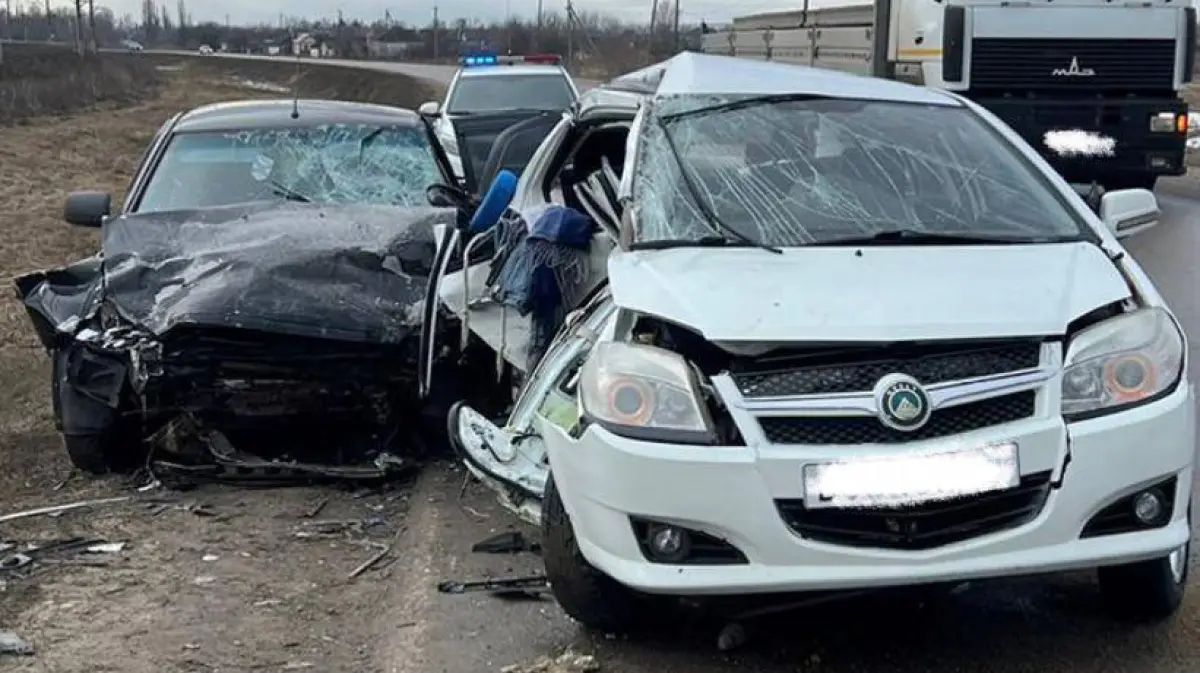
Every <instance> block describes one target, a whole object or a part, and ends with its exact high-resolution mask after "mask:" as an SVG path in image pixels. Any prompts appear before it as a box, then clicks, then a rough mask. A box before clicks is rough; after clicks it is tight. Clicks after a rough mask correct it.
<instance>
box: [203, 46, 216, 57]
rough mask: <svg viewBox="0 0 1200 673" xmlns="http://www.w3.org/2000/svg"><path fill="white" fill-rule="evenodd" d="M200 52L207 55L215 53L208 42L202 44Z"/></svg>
mask: <svg viewBox="0 0 1200 673" xmlns="http://www.w3.org/2000/svg"><path fill="white" fill-rule="evenodd" d="M200 53H201V54H204V55H205V56H207V55H209V54H211V53H213V48H212V47H210V46H208V45H207V44H202V45H200Z"/></svg>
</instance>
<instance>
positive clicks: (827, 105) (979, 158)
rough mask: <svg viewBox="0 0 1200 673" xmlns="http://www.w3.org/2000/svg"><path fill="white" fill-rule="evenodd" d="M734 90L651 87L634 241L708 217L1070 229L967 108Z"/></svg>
mask: <svg viewBox="0 0 1200 673" xmlns="http://www.w3.org/2000/svg"><path fill="white" fill-rule="evenodd" d="M742 98H743V99H742V100H739V99H737V98H736V97H720V96H718V97H713V96H703V97H701V96H694V95H691V96H679V97H672V98H665V99H662V100H660V102H659V103H658V105H657V108H656V110H655V112H654V118H652V119H649V120H648V123H647V125H646V129H645V133H644V136H643V139H642V143H641V146H640V148H639V155H638V157H637V164H636V169H635V175H634V185H633V190H634V194H633V196H634V201H635V203H637V204H638V206H639V214H638V215H639V216H638V221H637V228H636V231H635V232H634V240H636V241H640V242H644V241H653V240H662V239H692V238H698V237H702V236H713V235H727V234H728V232H722V231H719V229H720V225H727V226H728V227H729V228H731V229H734V230H736V232H738V233H739V234H741V235H744V236H745V237H747V238H749V239H751V240H753V241H755V242H762V243H766V244H770V245H776V246H801V245H808V244H817V243H823V242H831V241H835V240H837V239H839V238H861V237H867V236H871V235H873V234H875V233H878V232H881V231H890V230H897V229H904V230H915V231H918V232H923V233H935V234H955V235H956V234H969V235H987V236H996V237H1004V238H1006V239H1015V240H1026V239H1027V240H1029V241H1031V242H1032V241H1040V240H1062V239H1064V238H1079V237H1082V236H1083V235H1084V234H1083V231H1084V227H1086V225H1085V224H1083V223H1082V222H1081V221H1080V220H1079V218H1078V215H1077V214H1076V213H1075V211H1074V210H1072V209H1071V207H1070V206H1069V205H1068V203H1067V202H1066V201H1065V200H1064V198H1063V197H1062V196H1061V195H1060V194H1058V192H1056V191H1055V190H1054V189H1053V188H1052V187H1051V185H1050V184H1049V182H1048V181H1047V180H1046V179H1045V177H1044V176H1042V175H1040V174H1039V173H1038V172H1037V169H1036V168H1035V167H1034V166H1033V165H1032V164H1031V163H1029V162H1028V161H1026V160H1025V159H1024V158H1023V157H1021V156H1020V153H1019V151H1018V150H1017V148H1015V147H1013V146H1012V145H1010V144H1009V143H1008V141H1007V140H1005V139H1004V138H1003V136H1001V135H1000V134H998V133H996V132H995V130H994V129H992V128H990V127H989V126H988V125H987V123H986V122H984V121H983V120H981V119H980V118H979V117H977V116H976V115H975V114H974V113H972V112H971V111H970V110H968V109H967V108H963V107H957V106H946V105H924V104H910V103H895V102H885V101H857V100H845V99H828V98H823V99H807V100H796V99H794V98H793V99H790V100H783V99H775V100H769V99H755V100H750V99H747V98H746V97H742ZM676 155H678V156H676ZM682 170H686V171H687V173H686V174H684V173H682V172H681V171H682ZM689 179H690V182H691V184H690V185H689V184H688V182H689ZM693 191H695V194H693ZM697 197H698V198H699V199H700V200H701V201H702V202H703V203H702V204H701V207H698V205H697ZM704 206H707V208H704ZM705 209H707V210H709V211H710V213H711V214H713V215H716V219H718V220H719V223H714V222H713V221H711V219H712V218H710V217H708V216H707V215H708V214H706V213H705V212H704V210H705Z"/></svg>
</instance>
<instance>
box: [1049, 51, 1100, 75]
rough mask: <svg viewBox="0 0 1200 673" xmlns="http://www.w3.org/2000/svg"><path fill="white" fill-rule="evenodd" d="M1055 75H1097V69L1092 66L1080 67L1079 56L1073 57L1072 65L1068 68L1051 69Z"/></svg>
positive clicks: (1051, 72)
mask: <svg viewBox="0 0 1200 673" xmlns="http://www.w3.org/2000/svg"><path fill="white" fill-rule="evenodd" d="M1050 74H1051V75H1053V76H1054V77H1095V76H1096V71H1095V70H1093V69H1091V68H1080V67H1079V57H1078V56H1072V57H1071V65H1070V66H1069V67H1066V68H1055V69H1054V70H1051V71H1050Z"/></svg>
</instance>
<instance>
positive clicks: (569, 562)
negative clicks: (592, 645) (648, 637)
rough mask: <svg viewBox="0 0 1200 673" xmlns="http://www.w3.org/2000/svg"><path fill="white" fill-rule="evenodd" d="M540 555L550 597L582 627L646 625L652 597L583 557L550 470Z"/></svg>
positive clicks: (621, 630)
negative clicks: (594, 565)
mask: <svg viewBox="0 0 1200 673" xmlns="http://www.w3.org/2000/svg"><path fill="white" fill-rule="evenodd" d="M542 560H543V561H544V562H545V564H546V578H547V579H548V580H549V581H550V591H551V593H553V594H554V598H555V600H557V601H558V604H559V606H560V607H562V609H563V612H566V613H567V615H568V616H570V617H571V618H572V619H574V620H576V621H578V622H579V623H581V624H583V625H584V626H585V627H588V628H590V629H595V630H597V631H602V632H604V633H616V634H628V633H633V632H636V631H638V630H640V629H641V628H642V627H643V626H645V625H646V624H647V616H648V615H647V612H648V610H647V608H648V607H650V606H648V605H646V604H647V603H649V602H651V600H652V599H651V597H649V596H641V595H639V594H637V593H636V592H634V591H633V590H632V589H630V588H629V587H626V586H624V585H622V584H620V583H618V582H617V581H616V580H614V579H612V578H611V577H609V576H607V575H605V574H604V573H602V572H600V571H599V570H596V569H595V568H593V567H592V566H591V564H589V563H588V562H587V560H586V559H585V558H583V554H582V553H581V552H580V551H579V545H578V543H576V541H575V531H574V529H572V528H571V520H570V518H568V517H567V511H566V509H564V508H563V503H562V498H561V497H560V496H559V494H558V487H557V486H555V484H554V475H553V474H552V475H550V476H549V477H548V478H547V479H546V494H545V497H544V498H543V500H542Z"/></svg>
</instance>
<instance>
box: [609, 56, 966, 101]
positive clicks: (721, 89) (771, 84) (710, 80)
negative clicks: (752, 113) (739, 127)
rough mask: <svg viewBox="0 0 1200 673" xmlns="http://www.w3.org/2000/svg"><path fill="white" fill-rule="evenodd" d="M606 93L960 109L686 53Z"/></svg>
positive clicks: (621, 80)
mask: <svg viewBox="0 0 1200 673" xmlns="http://www.w3.org/2000/svg"><path fill="white" fill-rule="evenodd" d="M604 88H609V89H616V90H624V91H633V92H637V93H640V94H644V95H657V96H671V95H680V94H699V95H705V94H713V95H715V94H746V95H750V96H763V95H775V94H812V95H814V96H828V97H831V98H855V99H859V100H878V101H890V102H897V103H921V104H926V105H945V106H949V107H959V106H961V105H962V103H960V102H959V101H958V100H957V99H956V98H954V97H952V96H950V95H948V94H946V93H943V92H940V91H937V90H935V89H930V88H927V87H923V86H914V85H912V84H904V83H902V82H895V81H892V80H886V79H880V78H877V77H862V76H860V75H853V74H850V73H843V72H837V71H833V70H822V69H819V68H810V67H807V66H802V65H792V64H788V63H778V62H774V61H754V60H751V59H745V58H734V57H732V56H716V55H713V54H699V53H695V52H683V53H682V54H679V55H677V56H673V57H671V58H669V59H667V60H665V61H662V62H660V63H656V64H654V65H651V66H647V67H645V68H642V69H640V70H635V71H633V72H631V73H628V74H626V75H621V76H620V77H617V78H616V79H614V80H612V81H611V82H609V83H608V84H606V85H605V86H604Z"/></svg>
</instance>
